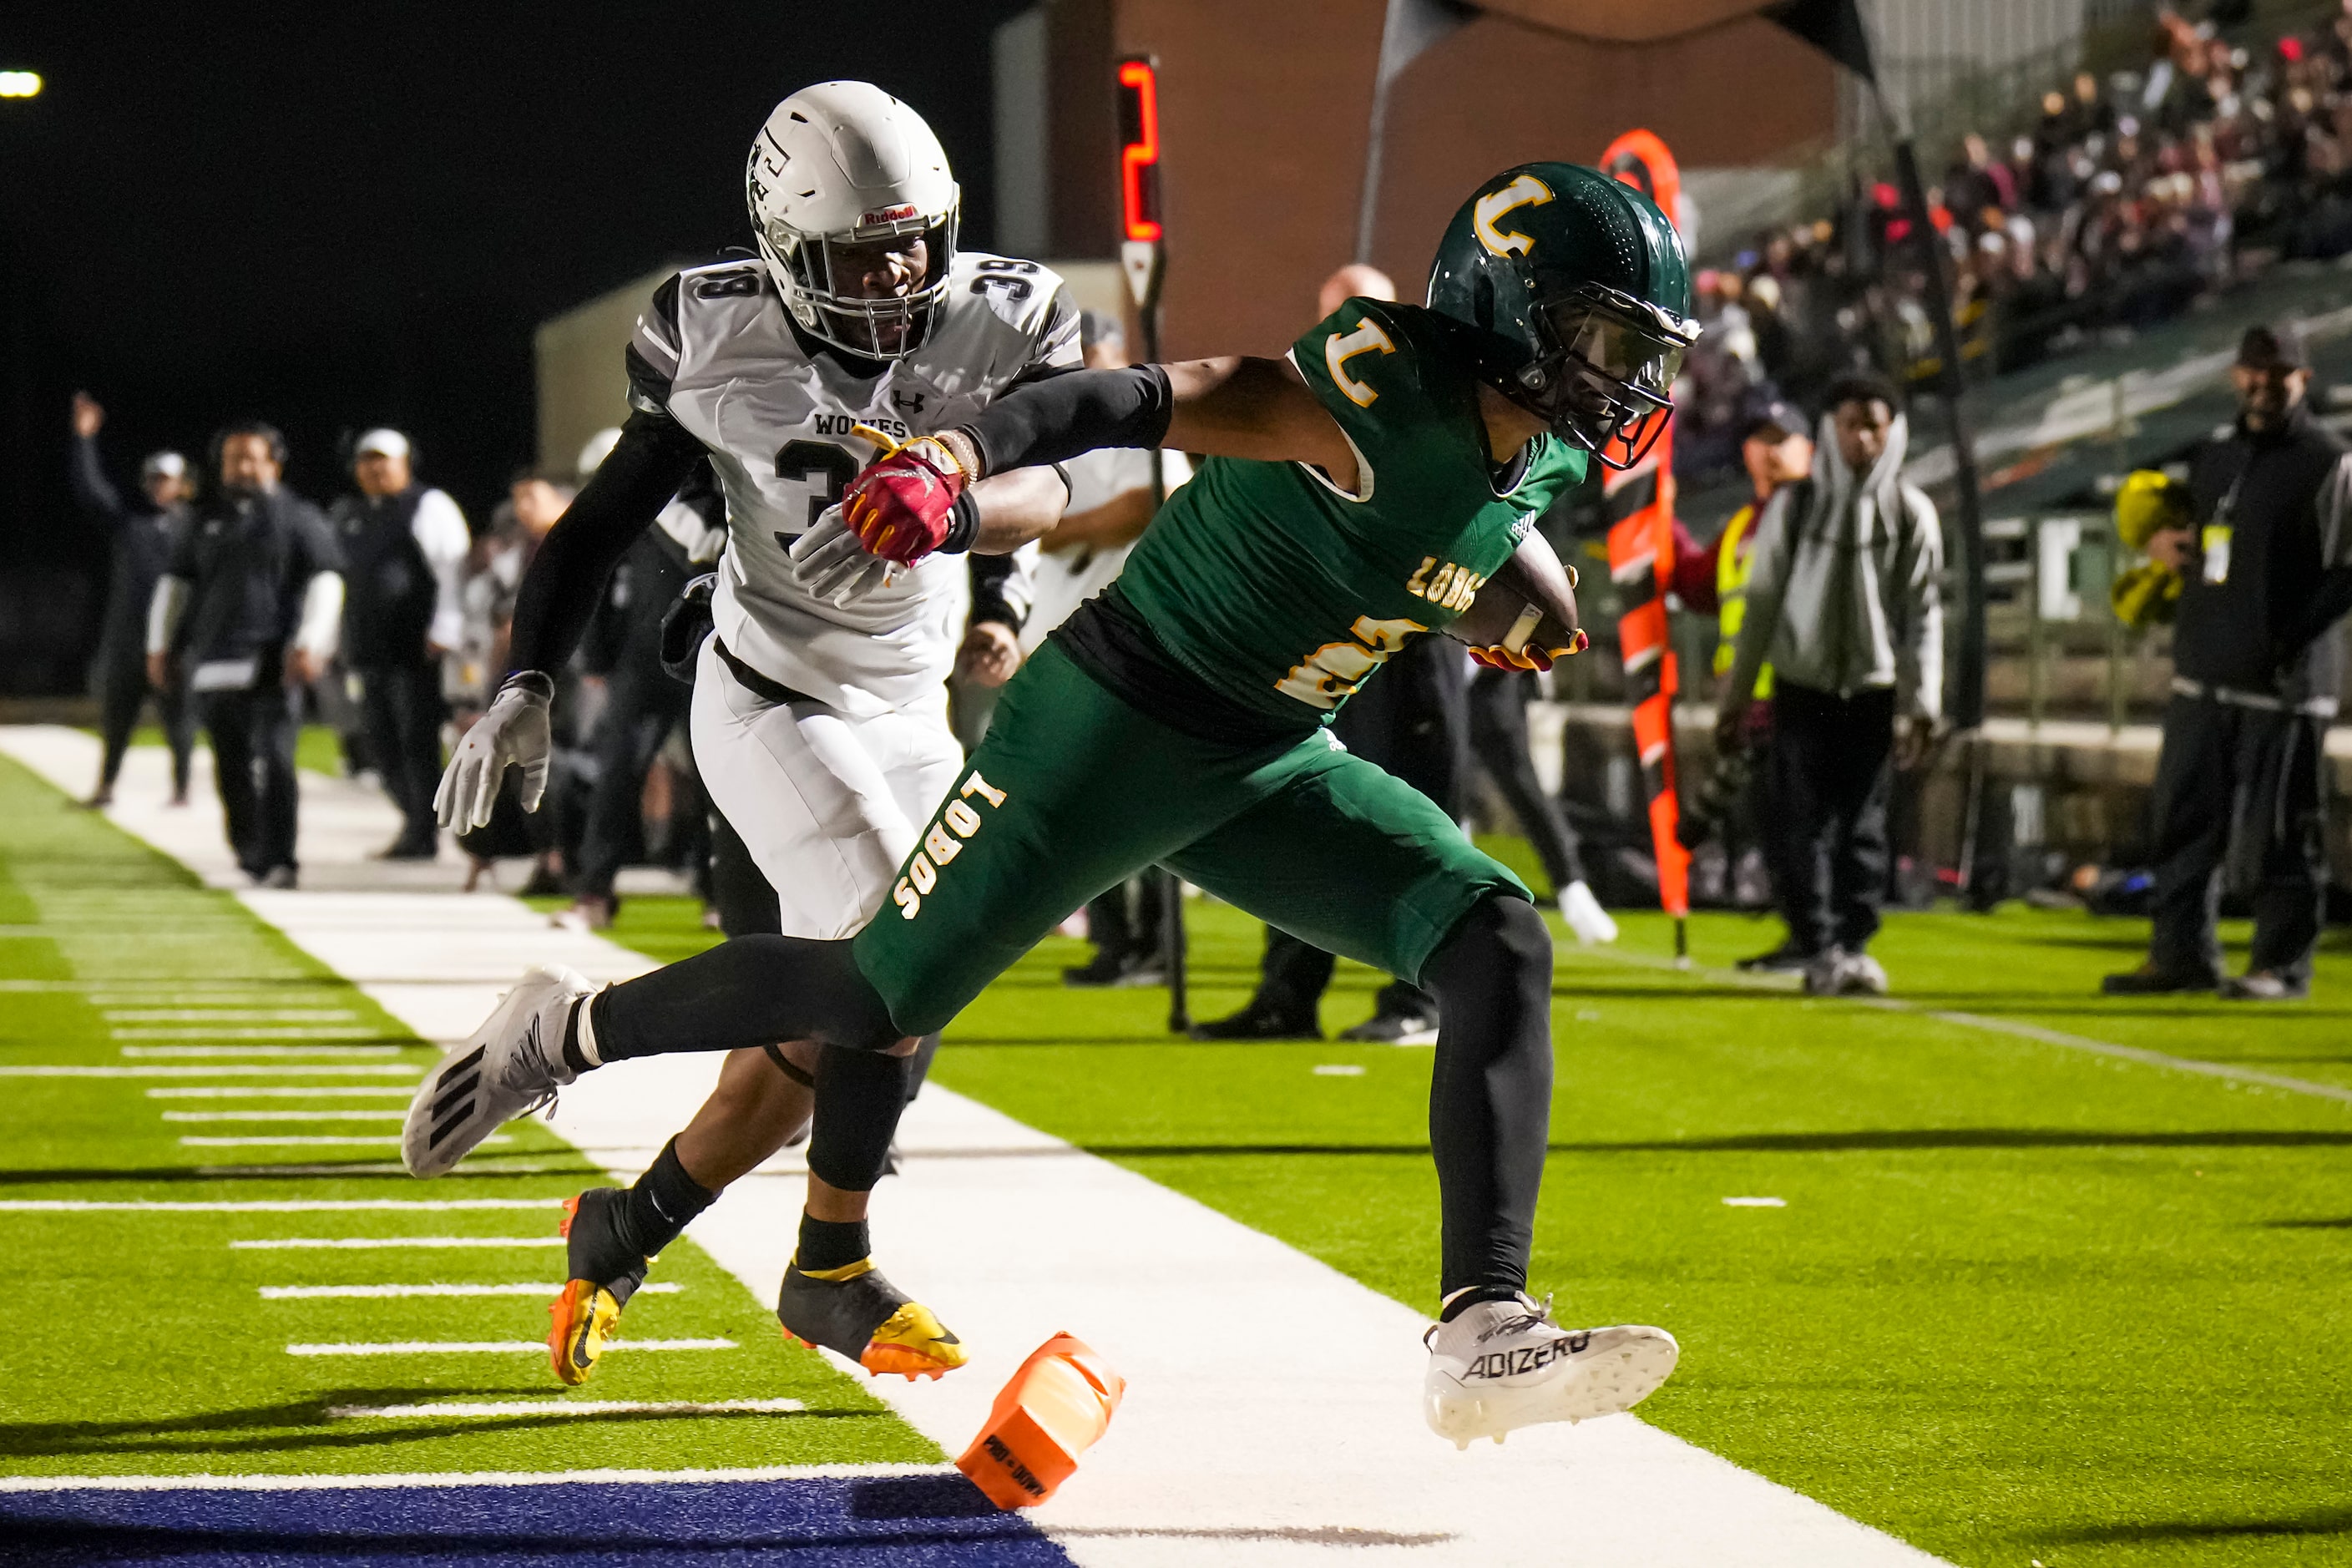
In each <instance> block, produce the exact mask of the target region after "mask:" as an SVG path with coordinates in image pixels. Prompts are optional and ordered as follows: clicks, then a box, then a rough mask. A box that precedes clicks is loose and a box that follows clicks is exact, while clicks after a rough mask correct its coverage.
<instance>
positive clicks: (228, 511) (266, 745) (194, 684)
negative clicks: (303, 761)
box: [147, 420, 343, 888]
mask: <svg viewBox="0 0 2352 1568" xmlns="http://www.w3.org/2000/svg"><path fill="white" fill-rule="evenodd" d="M212 458H213V471H214V489H213V493H212V494H211V495H210V496H209V497H207V498H206V499H205V501H204V503H203V504H202V505H201V506H200V507H199V508H198V509H197V510H196V513H195V516H194V519H193V521H191V522H190V524H189V526H188V527H187V529H186V530H185V531H183V532H182V533H181V535H180V538H179V542H178V545H177V547H176V548H175V549H174V550H173V552H172V559H171V561H170V562H169V563H167V564H166V566H165V569H164V573H163V576H162V577H160V578H158V579H157V580H156V583H155V593H154V597H153V599H152V601H151V603H150V605H149V608H148V616H147V671H148V679H149V681H150V682H151V683H152V685H153V686H154V687H155V688H156V689H158V690H163V689H168V688H169V687H170V686H171V685H172V684H173V681H175V680H177V679H180V677H181V674H182V672H183V671H184V672H185V676H186V680H187V686H188V689H189V690H190V691H191V692H193V693H194V698H195V703H196V710H197V712H198V714H199V715H200V716H201V717H202V718H203V720H204V724H205V738H206V739H207V740H209V741H210V742H212V748H213V767H214V772H215V779H216V782H217V784H218V787H219V790H220V798H221V810H222V813H223V816H225V818H226V824H227V828H228V841H229V844H230V847H232V848H234V849H235V850H236V859H237V864H238V865H239V866H240V867H242V868H244V870H245V872H246V874H247V876H249V877H251V878H252V879H254V880H255V881H256V882H257V883H259V884H260V885H262V886H264V887H268V888H291V887H293V886H294V885H295V880H296V877H297V863H296V860H295V854H294V846H295V837H296V831H297V826H298V823H297V813H298V811H299V800H298V797H297V795H296V790H295V778H294V742H295V739H296V735H297V732H298V728H299V702H300V698H301V689H302V688H303V687H305V686H308V685H309V684H310V682H312V681H314V680H316V679H319V677H320V674H321V673H322V672H323V671H324V670H325V669H326V668H327V661H328V660H329V659H331V658H333V657H334V653H335V643H336V637H337V634H338V633H339V632H340V630H341V623H342V614H343V580H342V576H341V569H342V556H341V552H339V551H338V550H337V549H336V547H335V536H334V533H333V531H331V529H329V528H328V526H327V520H326V519H325V518H323V517H321V516H320V514H319V509H318V508H316V507H314V506H312V505H311V504H310V502H309V501H307V500H303V499H302V498H301V497H299V496H298V495H296V494H294V493H293V492H292V491H291V490H289V489H285V488H284V487H283V486H282V485H281V484H280V483H279V480H280V479H281V477H282V476H283V475H284V473H285V470H286V440H285V437H282V436H280V435H279V434H278V432H277V430H276V429H275V428H273V427H272V426H268V425H264V424H262V423H260V422H259V421H257V420H256V421H247V422H246V423H243V424H238V425H232V426H229V427H228V428H227V429H226V430H224V431H222V432H221V433H220V434H219V435H218V436H215V437H214V438H213V447H212Z"/></svg>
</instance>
